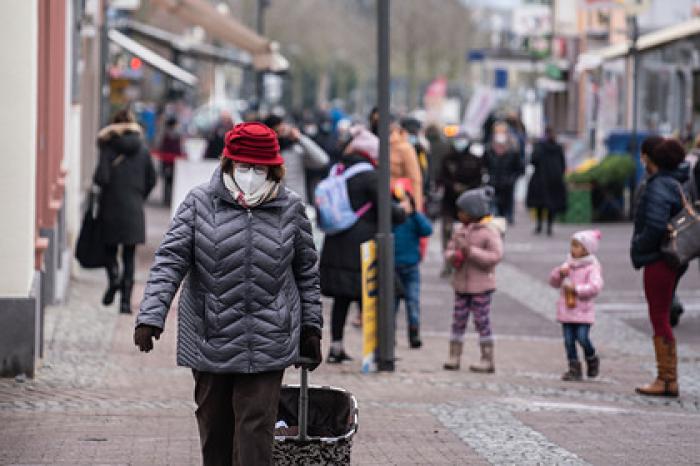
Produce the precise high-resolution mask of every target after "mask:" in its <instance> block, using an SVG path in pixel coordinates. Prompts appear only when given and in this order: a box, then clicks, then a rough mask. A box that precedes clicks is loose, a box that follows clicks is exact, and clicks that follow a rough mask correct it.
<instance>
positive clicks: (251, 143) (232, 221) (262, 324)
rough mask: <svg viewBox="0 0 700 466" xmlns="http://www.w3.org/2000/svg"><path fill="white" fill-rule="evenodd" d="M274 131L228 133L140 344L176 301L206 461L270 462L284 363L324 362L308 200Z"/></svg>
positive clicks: (160, 280)
mask: <svg viewBox="0 0 700 466" xmlns="http://www.w3.org/2000/svg"><path fill="white" fill-rule="evenodd" d="M283 162H284V159H283V158H282V156H281V154H280V151H279V144H278V142H277V137H276V135H275V133H274V132H273V131H272V130H270V129H269V128H268V127H267V126H265V125H263V124H261V123H256V122H251V123H242V124H239V125H237V126H236V127H235V128H233V130H231V131H229V132H228V133H227V134H226V140H225V147H224V151H223V156H222V158H221V164H220V167H218V168H217V169H216V171H215V172H214V174H213V176H212V178H211V181H209V183H207V184H203V185H200V186H198V187H196V188H194V189H193V190H192V191H190V192H189V194H188V195H187V197H186V198H185V200H184V201H183V202H182V204H181V205H180V206H179V207H178V209H177V213H176V214H175V217H174V219H173V222H172V224H171V225H170V228H169V230H168V232H167V233H166V235H165V237H164V238H163V241H162V243H161V245H160V247H159V248H158V250H157V251H156V254H155V261H154V264H153V266H152V267H151V271H150V275H149V279H148V283H147V284H146V290H145V293H144V298H143V301H142V303H141V310H140V312H139V315H138V317H137V319H136V329H135V333H134V342H135V343H136V345H137V346H138V347H139V348H140V350H141V351H146V352H148V351H150V350H151V349H153V338H154V337H155V338H156V339H158V337H159V336H160V334H161V332H162V331H163V329H164V328H165V318H166V316H167V314H168V310H169V309H170V305H171V303H172V300H173V298H174V296H175V293H176V292H177V290H178V288H179V287H180V284H181V282H182V281H183V279H184V280H185V281H184V285H183V287H182V293H181V295H180V299H179V309H178V319H179V332H178V348H177V362H178V365H180V366H185V367H190V368H192V371H193V375H194V380H195V394H194V396H195V402H196V404H197V411H196V416H197V424H198V426H199V436H200V440H201V445H202V457H203V463H204V465H207V466H208V465H223V464H236V465H253V464H256V465H257V464H260V465H262V464H271V455H272V441H273V429H274V425H275V421H276V417H277V407H278V400H279V396H280V387H281V383H282V376H283V373H284V370H285V369H286V368H287V367H289V366H290V365H292V364H294V363H295V362H296V361H298V359H299V356H302V357H306V358H310V359H311V360H313V361H314V362H313V363H311V362H309V363H308V364H307V366H306V367H307V368H308V369H309V370H313V369H315V368H316V367H317V366H318V364H320V362H321V344H320V339H321V326H322V316H321V301H320V291H319V275H318V268H317V254H316V250H315V249H314V242H313V237H312V233H311V224H310V223H309V220H308V219H307V217H306V213H305V209H304V204H303V202H302V200H301V198H300V197H299V196H298V195H297V194H295V193H294V192H292V191H291V190H289V189H286V188H285V187H284V173H285V170H284V165H283Z"/></svg>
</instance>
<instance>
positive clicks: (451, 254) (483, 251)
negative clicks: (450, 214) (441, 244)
mask: <svg viewBox="0 0 700 466" xmlns="http://www.w3.org/2000/svg"><path fill="white" fill-rule="evenodd" d="M502 257H503V241H502V240H501V232H500V231H499V226H498V224H497V223H494V222H493V221H489V220H487V221H482V222H481V223H470V224H469V225H463V224H461V223H460V224H459V225H457V226H456V227H455V229H454V232H453V233H452V239H450V242H449V244H448V245H447V250H446V251H445V258H446V259H447V260H448V261H450V262H451V263H452V264H453V265H454V267H455V271H454V275H453V277H452V286H453V287H454V289H455V291H456V292H457V293H469V294H478V293H485V292H487V291H493V290H495V289H496V265H497V264H498V263H499V262H500V261H501V258H502Z"/></svg>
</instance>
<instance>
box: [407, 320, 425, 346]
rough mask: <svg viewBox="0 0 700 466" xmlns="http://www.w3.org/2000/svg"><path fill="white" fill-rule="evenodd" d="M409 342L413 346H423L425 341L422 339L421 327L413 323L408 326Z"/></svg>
mask: <svg viewBox="0 0 700 466" xmlns="http://www.w3.org/2000/svg"><path fill="white" fill-rule="evenodd" d="M408 344H409V346H410V347H411V348H420V347H421V346H423V342H422V341H420V329H419V327H416V326H413V325H411V326H410V327H409V328H408Z"/></svg>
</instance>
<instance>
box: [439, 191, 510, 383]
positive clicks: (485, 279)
mask: <svg viewBox="0 0 700 466" xmlns="http://www.w3.org/2000/svg"><path fill="white" fill-rule="evenodd" d="M492 202H493V189H492V188H491V187H484V188H477V189H471V190H469V191H466V192H464V193H462V195H460V196H459V198H458V199H457V208H458V210H459V213H458V216H459V220H460V222H461V223H460V224H459V225H458V226H457V227H455V230H454V232H453V234H452V239H451V240H450V244H449V245H448V247H447V250H446V251H445V257H446V258H447V260H449V261H450V262H451V263H452V266H453V267H454V275H453V278H452V286H453V288H454V290H455V302H454V314H453V316H452V332H451V335H450V347H449V359H448V361H447V362H446V363H445V364H444V366H443V367H444V368H445V369H446V370H458V369H459V367H460V359H461V357H462V347H463V341H464V333H465V331H466V329H467V323H468V320H469V315H470V314H473V316H474V326H475V327H476V331H477V332H478V333H479V347H480V348H481V361H480V363H479V364H474V365H472V366H470V367H469V370H471V371H472V372H482V373H493V372H494V371H495V369H496V366H495V361H494V341H493V334H492V331H491V321H490V314H491V297H492V295H493V293H494V291H495V290H496V266H497V265H498V263H499V262H500V261H501V259H502V257H503V241H502V239H501V235H502V234H503V233H504V232H505V225H502V224H501V223H500V222H499V221H498V220H499V219H494V218H493V217H491V216H490V215H489V213H490V212H491V203H492ZM500 220H502V219H500Z"/></svg>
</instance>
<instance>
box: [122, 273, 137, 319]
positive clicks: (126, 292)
mask: <svg viewBox="0 0 700 466" xmlns="http://www.w3.org/2000/svg"><path fill="white" fill-rule="evenodd" d="M133 287H134V281H133V280H128V279H124V280H122V301H121V304H120V306H119V312H120V313H121V314H131V290H132V288H133Z"/></svg>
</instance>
